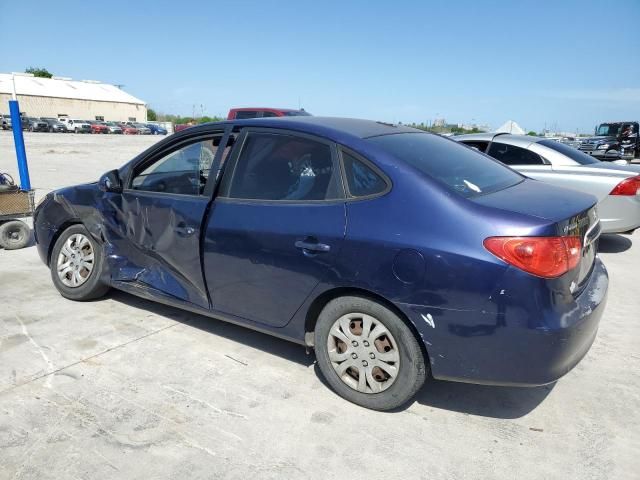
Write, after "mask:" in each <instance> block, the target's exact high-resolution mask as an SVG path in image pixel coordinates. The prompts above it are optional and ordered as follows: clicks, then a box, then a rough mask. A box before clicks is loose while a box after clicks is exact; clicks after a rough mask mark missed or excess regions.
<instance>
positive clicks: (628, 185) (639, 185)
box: [609, 175, 640, 195]
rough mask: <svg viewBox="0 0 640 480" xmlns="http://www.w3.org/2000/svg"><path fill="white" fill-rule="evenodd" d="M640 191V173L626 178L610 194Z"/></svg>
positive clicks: (632, 193) (630, 193) (635, 193)
mask: <svg viewBox="0 0 640 480" xmlns="http://www.w3.org/2000/svg"><path fill="white" fill-rule="evenodd" d="M639 192H640V175H637V176H635V177H629V178H625V179H624V180H623V181H621V182H620V183H619V184H618V185H616V186H615V188H614V189H613V190H611V193H610V194H609V195H637V194H638V193H639Z"/></svg>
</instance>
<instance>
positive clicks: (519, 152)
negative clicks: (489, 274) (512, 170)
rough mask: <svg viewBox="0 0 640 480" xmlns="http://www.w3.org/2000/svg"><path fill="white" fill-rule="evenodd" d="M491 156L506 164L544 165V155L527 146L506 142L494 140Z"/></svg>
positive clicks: (490, 150)
mask: <svg viewBox="0 0 640 480" xmlns="http://www.w3.org/2000/svg"><path fill="white" fill-rule="evenodd" d="M487 153H488V154H489V155H490V156H492V157H493V158H495V159H496V160H499V161H501V162H502V163H504V164H505V165H544V164H545V163H544V160H542V157H541V156H540V155H538V154H537V153H535V152H532V151H531V150H527V149H526V148H522V147H516V146H514V145H507V144H506V143H500V142H493V143H492V144H491V147H489V151H488V152H487Z"/></svg>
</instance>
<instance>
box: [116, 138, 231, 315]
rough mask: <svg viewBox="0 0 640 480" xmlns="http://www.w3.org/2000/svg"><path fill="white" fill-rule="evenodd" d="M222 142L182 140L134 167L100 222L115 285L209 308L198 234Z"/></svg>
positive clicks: (218, 140)
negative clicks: (109, 211)
mask: <svg viewBox="0 0 640 480" xmlns="http://www.w3.org/2000/svg"><path fill="white" fill-rule="evenodd" d="M221 138H222V132H221V133H220V134H213V135H207V136H206V137H198V138H195V139H190V140H186V141H181V142H178V143H177V144H172V145H169V146H167V147H166V148H164V149H163V150H162V151H160V152H156V153H154V154H152V155H151V156H150V157H149V158H146V159H143V160H142V161H140V162H138V164H137V165H136V166H134V167H133V169H132V172H131V174H130V175H129V176H128V179H126V180H125V184H124V189H123V192H122V193H121V194H118V195H117V197H112V198H111V204H112V207H115V208H112V209H110V210H111V213H112V215H111V218H105V222H104V224H105V227H106V229H105V230H106V236H107V237H108V238H107V240H108V242H107V244H106V246H107V250H108V251H107V252H106V253H107V262H108V263H109V269H110V272H111V278H112V281H113V282H117V283H119V284H120V286H123V287H129V288H136V289H138V291H144V290H146V291H148V292H149V293H150V294H151V295H155V296H157V295H158V294H161V295H166V296H168V297H171V298H172V299H179V300H182V301H185V302H189V303H192V304H195V305H197V306H199V307H203V308H209V298H208V295H207V289H206V286H205V282H204V278H203V276H202V269H201V264H200V231H201V226H202V221H203V218H204V215H205V213H206V210H207V207H208V205H209V202H210V200H211V197H210V194H209V192H208V191H207V192H205V190H206V186H207V183H208V181H209V172H210V170H211V166H212V163H213V161H214V158H215V154H216V151H217V148H218V146H219V143H220V140H221ZM213 180H214V179H213V178H212V179H211V181H213ZM107 216H109V215H105V217H107ZM127 284H128V285H127Z"/></svg>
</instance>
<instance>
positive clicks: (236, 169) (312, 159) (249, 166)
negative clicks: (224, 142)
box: [221, 133, 343, 201]
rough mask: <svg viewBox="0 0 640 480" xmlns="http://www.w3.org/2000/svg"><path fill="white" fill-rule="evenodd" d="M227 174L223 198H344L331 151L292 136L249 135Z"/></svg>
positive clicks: (298, 199) (324, 145)
mask: <svg viewBox="0 0 640 480" xmlns="http://www.w3.org/2000/svg"><path fill="white" fill-rule="evenodd" d="M230 167H231V168H230V170H229V171H227V173H226V174H225V179H224V180H223V186H222V188H221V191H222V196H227V197H231V198H240V199H253V200H285V201H309V200H331V199H337V198H342V196H343V195H342V192H341V188H340V183H339V175H338V172H337V170H336V168H335V165H334V163H333V159H332V155H331V148H330V147H329V146H328V145H327V144H324V143H320V142H316V141H313V140H308V139H306V138H302V137H297V136H293V135H281V134H272V133H249V134H248V136H247V138H246V139H245V142H244V145H243V147H242V152H241V153H240V156H239V158H238V160H237V162H236V164H235V166H234V165H230Z"/></svg>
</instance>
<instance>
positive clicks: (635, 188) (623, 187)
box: [455, 133, 640, 233]
mask: <svg viewBox="0 0 640 480" xmlns="http://www.w3.org/2000/svg"><path fill="white" fill-rule="evenodd" d="M455 139H456V141H459V142H462V143H464V144H466V145H468V146H471V147H475V148H477V149H478V150H480V151H481V152H486V153H487V154H488V155H490V156H491V157H493V158H495V159H497V160H500V161H501V162H502V163H504V164H506V165H509V166H510V167H512V168H514V169H515V170H517V171H518V172H520V173H522V174H523V175H526V176H527V177H530V178H533V179H535V180H540V181H543V182H548V183H552V184H554V185H558V186H561V187H567V188H573V189H575V190H580V191H583V192H586V193H591V194H593V195H595V196H596V197H597V198H598V215H599V217H600V222H601V224H602V231H603V233H632V232H633V231H634V230H635V229H636V228H638V227H640V195H638V193H640V176H638V174H640V165H628V166H621V165H615V164H612V163H609V162H601V161H599V160H597V159H596V158H593V157H591V156H589V155H585V154H584V153H583V152H581V151H579V150H576V149H575V148H572V147H569V146H567V145H563V144H562V143H560V142H556V141H555V140H550V139H545V138H539V137H530V136H528V135H510V134H498V135H496V134H495V133H477V134H470V135H461V136H459V137H456V138H455Z"/></svg>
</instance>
